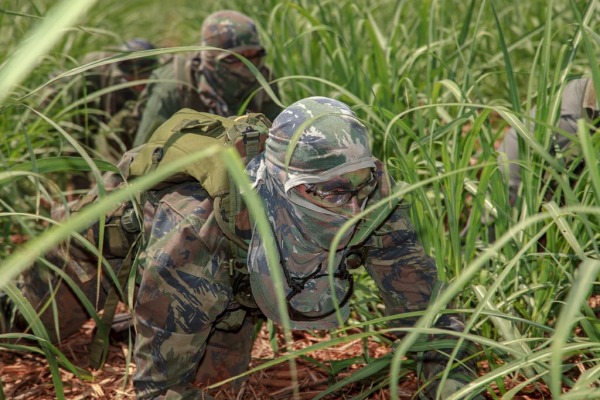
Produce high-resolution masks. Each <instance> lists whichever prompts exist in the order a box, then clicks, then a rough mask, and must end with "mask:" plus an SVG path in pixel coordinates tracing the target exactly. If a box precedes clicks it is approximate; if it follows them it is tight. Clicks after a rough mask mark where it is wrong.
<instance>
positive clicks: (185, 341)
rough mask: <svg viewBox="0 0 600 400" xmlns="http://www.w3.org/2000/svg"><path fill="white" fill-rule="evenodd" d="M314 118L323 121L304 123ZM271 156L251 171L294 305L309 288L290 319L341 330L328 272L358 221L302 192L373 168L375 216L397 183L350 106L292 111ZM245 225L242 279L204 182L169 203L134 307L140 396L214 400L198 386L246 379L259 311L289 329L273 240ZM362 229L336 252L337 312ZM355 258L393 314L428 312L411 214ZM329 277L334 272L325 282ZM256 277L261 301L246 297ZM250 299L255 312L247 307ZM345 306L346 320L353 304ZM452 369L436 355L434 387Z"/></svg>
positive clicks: (243, 221)
mask: <svg viewBox="0 0 600 400" xmlns="http://www.w3.org/2000/svg"><path fill="white" fill-rule="evenodd" d="M311 118H315V119H314V120H312V121H310V124H308V125H306V124H304V125H303V123H304V122H306V121H308V120H309V119H311ZM299 128H301V129H303V131H302V135H301V136H300V139H299V142H298V144H297V147H296V149H295V152H294V155H293V156H292V159H291V160H290V163H289V166H286V165H285V157H286V149H287V148H288V145H289V144H290V141H291V138H292V136H293V134H294V132H296V130H298V129H299ZM266 146H267V147H266V150H265V152H264V153H263V154H261V155H259V156H257V157H256V158H254V159H253V160H252V161H251V162H250V163H249V164H248V166H247V172H248V174H249V175H250V177H251V179H252V180H253V181H254V182H255V183H254V185H255V188H256V190H257V192H258V194H259V196H260V197H261V198H262V199H263V200H264V205H265V207H266V211H267V216H268V218H269V222H270V225H271V227H272V230H273V235H274V237H275V240H276V242H277V245H278V247H279V259H280V265H281V268H282V269H283V271H284V272H285V273H287V274H288V275H289V279H286V282H284V291H285V293H286V295H288V297H290V293H292V291H293V290H294V289H293V288H292V286H294V287H295V286H296V285H297V283H298V282H300V281H301V282H302V285H301V286H302V287H301V288H300V290H299V291H298V292H297V293H296V294H295V295H293V296H291V299H288V300H289V302H288V303H289V306H290V307H292V308H293V309H294V310H296V311H297V312H299V313H301V314H302V315H303V316H304V317H307V318H298V317H296V316H292V315H290V317H291V319H292V321H291V322H292V328H294V329H331V328H335V327H336V326H337V325H338V321H337V319H336V317H335V314H327V313H324V311H329V310H332V309H333V296H332V292H331V287H330V285H329V282H328V275H327V273H326V272H327V269H326V268H327V265H326V264H327V258H328V256H329V251H330V249H329V244H330V242H331V239H332V238H333V236H334V235H335V234H336V233H337V231H338V230H339V228H340V226H341V225H342V224H343V223H345V222H346V221H347V218H348V216H343V215H341V214H338V213H336V212H334V211H332V209H326V208H323V207H320V206H318V205H315V204H314V203H311V202H309V201H305V200H302V199H301V198H299V197H298V196H297V195H296V194H295V190H296V189H295V188H297V187H298V186H299V185H307V184H316V183H320V182H327V181H329V180H331V179H333V178H335V177H337V176H341V175H342V174H345V173H352V172H353V171H357V170H363V169H370V170H371V171H372V173H373V176H374V177H375V178H376V182H377V186H376V190H375V191H374V192H372V193H371V194H370V196H369V197H368V198H367V199H366V200H365V201H363V204H362V207H366V206H368V205H369V204H372V203H373V202H376V201H377V200H379V199H381V198H382V197H384V196H387V195H388V194H389V191H390V187H389V186H388V184H387V182H388V180H387V178H389V177H388V176H387V175H386V173H385V171H384V168H383V165H382V163H381V162H380V161H379V160H377V159H375V158H374V157H372V156H371V152H370V150H369V146H368V139H367V135H366V130H365V127H364V126H363V125H362V124H361V123H360V122H358V121H357V120H356V118H355V116H354V114H353V113H352V111H351V110H350V109H349V108H348V107H347V106H346V105H344V104H343V103H340V102H338V101H335V100H332V99H327V98H323V97H312V98H308V99H304V100H301V101H299V102H297V103H295V104H293V105H291V106H290V107H288V108H287V109H285V110H284V111H283V112H282V113H281V114H280V115H279V116H278V117H277V118H276V119H275V120H274V123H273V127H272V128H271V130H270V131H269V138H268V140H267V143H266ZM236 226H237V232H236V233H237V235H239V236H241V237H244V238H245V239H246V240H249V241H250V247H249V251H248V254H247V267H245V266H243V265H242V266H240V265H236V266H234V267H235V268H237V269H238V272H237V273H234V274H233V275H231V274H230V268H232V266H231V265H230V260H231V259H232V258H233V255H232V254H231V247H230V245H229V242H228V239H227V238H226V237H225V236H224V234H223V233H222V232H221V230H220V229H219V227H218V224H217V222H216V220H215V215H214V212H213V201H212V198H211V197H210V196H209V195H208V193H207V192H206V191H205V190H204V189H203V188H202V186H201V184H199V183H184V184H181V185H179V186H176V187H174V188H173V189H172V191H171V192H170V193H168V194H166V195H165V196H164V197H163V198H162V199H161V200H160V203H159V204H158V207H157V211H156V214H155V218H154V222H153V226H152V230H151V233H150V238H149V243H148V246H147V248H146V265H145V268H144V272H143V276H142V282H141V286H140V290H139V294H138V297H137V301H136V307H135V316H136V330H137V336H136V347H135V350H134V357H135V363H136V366H137V368H136V374H135V377H134V387H135V391H136V395H137V396H138V398H139V399H150V398H183V399H197V398H210V395H209V394H208V393H206V392H203V391H202V389H199V388H198V387H197V386H195V384H202V385H206V384H210V383H215V382H218V381H220V380H223V379H225V378H228V377H231V376H234V375H237V374H239V373H241V372H243V371H245V370H246V369H247V367H248V361H249V359H250V353H251V348H252V337H251V334H252V332H251V329H250V328H249V326H250V325H251V324H252V323H253V321H254V320H253V316H254V315H256V312H257V311H260V312H261V313H262V314H264V316H266V317H267V318H270V319H272V320H274V321H275V322H279V321H280V320H281V318H280V316H279V313H278V310H277V309H276V307H275V300H274V299H275V289H274V284H275V283H274V282H273V280H272V279H271V275H270V271H269V268H268V266H267V264H266V260H265V257H266V255H265V253H264V246H262V241H263V238H261V237H260V235H259V234H258V232H257V231H255V230H253V229H252V228H251V227H252V222H251V221H250V220H249V218H248V215H247V214H241V215H240V217H239V218H238V219H236ZM356 229H359V228H358V227H355V230H353V229H350V231H349V233H348V234H346V235H345V237H344V238H343V239H342V241H341V244H340V246H339V247H338V249H336V250H335V251H336V253H335V259H336V262H337V263H340V266H339V267H338V270H337V271H336V274H335V275H334V281H335V291H336V298H337V299H338V302H339V301H340V299H342V298H343V297H344V296H345V293H346V292H347V291H348V290H349V289H348V287H349V284H350V283H349V282H350V281H349V278H348V276H347V275H345V274H343V273H340V274H338V273H337V272H339V271H340V270H341V269H342V268H343V266H342V265H345V264H343V263H342V260H343V259H344V258H345V256H346V255H347V253H348V252H349V251H350V249H348V248H346V245H347V244H348V242H349V241H350V239H351V237H352V235H353V234H354V232H356ZM353 250H359V251H362V250H364V252H365V253H364V254H366V258H365V259H364V261H365V263H364V265H365V267H366V269H367V271H368V273H369V274H370V276H371V277H372V278H373V280H374V281H375V283H376V284H377V286H378V288H379V291H380V295H381V297H382V299H383V302H384V303H385V306H386V314H388V315H394V314H399V313H405V312H410V311H419V310H424V309H425V308H426V307H427V305H428V304H429V301H430V299H431V296H432V294H433V291H434V287H435V286H436V282H437V270H436V266H435V264H434V263H433V261H432V260H431V259H430V258H429V257H427V256H426V254H425V252H424V250H423V247H422V246H421V244H420V243H419V241H418V239H417V235H416V232H415V230H414V228H413V226H412V224H411V222H410V220H409V217H408V214H407V209H406V207H404V206H398V207H396V208H395V209H394V210H393V211H392V213H391V214H390V215H389V216H388V217H387V219H386V220H385V221H384V222H383V223H382V224H381V225H380V226H379V227H378V229H377V230H375V231H374V232H373V233H372V234H371V235H370V236H369V237H368V238H367V239H366V240H365V241H364V242H362V243H360V245H359V247H358V248H353ZM321 267H324V268H325V269H324V270H323V272H325V273H324V274H316V273H315V271H319V268H321ZM248 275H249V276H248ZM248 278H249V281H250V286H251V288H250V289H251V290H250V291H248V290H244V289H248V288H247V284H248ZM240 292H242V293H243V296H240ZM248 296H251V299H253V300H254V302H252V301H248V300H249V299H248ZM242 299H244V301H242ZM256 306H258V310H257V309H256ZM340 306H341V311H342V315H343V317H344V318H347V317H348V314H349V308H348V305H347V304H341V305H340ZM325 314H327V315H326V316H324V317H320V315H325ZM223 322H226V324H223ZM414 322H415V320H414V319H406V318H405V319H397V320H394V321H393V323H392V324H393V325H395V326H409V325H412V324H414ZM438 326H441V327H447V328H449V329H454V330H462V329H463V324H462V323H461V322H460V321H459V320H458V319H455V318H452V317H442V318H440V320H439V321H438ZM444 361H447V359H445V358H443V357H439V355H438V354H437V353H433V352H430V353H428V354H426V355H425V356H424V363H425V370H426V371H425V372H426V373H427V374H428V375H427V376H426V377H427V378H430V377H432V376H433V375H432V374H434V373H436V372H439V370H440V369H439V366H440V365H441V366H442V367H441V368H442V369H443V367H444V366H445V363H444ZM461 372H464V371H461ZM466 375H468V376H469V377H467V378H465V379H464V380H463V381H462V382H465V381H466V380H468V379H471V378H472V373H471V374H468V373H466V374H465V376H466ZM242 380H243V379H242ZM456 382H457V381H456V380H455V381H454V383H456ZM194 383H195V384H194ZM240 383H241V381H240V380H238V381H237V382H234V383H233V384H232V386H233V387H239V385H240Z"/></svg>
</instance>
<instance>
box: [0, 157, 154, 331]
mask: <svg viewBox="0 0 600 400" xmlns="http://www.w3.org/2000/svg"><path fill="white" fill-rule="evenodd" d="M135 154H136V151H135V150H132V151H129V152H127V153H125V154H124V155H123V157H122V159H121V161H120V162H119V164H118V165H117V167H118V168H119V169H120V171H121V173H122V175H120V174H116V173H112V172H111V173H106V174H104V176H103V185H104V190H105V192H106V193H110V192H111V191H113V190H116V189H118V188H119V186H120V185H122V184H123V183H124V181H123V179H122V176H125V177H127V172H128V169H129V164H130V163H131V161H132V160H133V157H134V156H135ZM97 195H98V187H94V188H93V189H92V190H90V192H89V193H88V194H87V195H86V196H85V197H84V198H82V199H80V200H78V201H73V202H71V203H69V204H67V205H62V206H55V207H54V208H53V209H52V218H53V219H54V220H57V221H60V220H64V219H66V218H68V216H69V214H70V213H73V212H76V210H78V209H80V208H82V207H84V206H85V205H86V204H89V203H91V202H93V201H94V200H95V199H96V198H97ZM144 214H145V215H144V222H145V224H146V227H145V232H149V229H150V226H151V222H152V219H153V216H154V207H153V206H152V205H151V204H149V203H147V204H146V205H145V208H144ZM108 219H109V218H108V215H107V220H108ZM92 232H95V233H97V231H94V229H91V230H90V231H89V232H84V233H83V234H84V236H85V237H87V238H88V239H90V240H91V241H92V243H95V244H97V241H96V242H95V241H94V238H93V236H97V235H96V234H95V233H92ZM107 232H108V228H107V230H106V231H105V234H106V233H107ZM88 233H89V234H88ZM109 241H110V237H105V246H106V245H107V242H109ZM104 256H105V258H106V259H107V262H108V263H109V265H110V267H111V268H112V269H113V271H115V272H117V271H119V270H120V269H121V267H122V265H123V260H124V259H123V258H121V257H116V256H114V255H111V254H108V253H107V252H105V253H104ZM48 264H53V265H54V266H55V267H56V268H58V269H60V270H62V271H63V272H64V273H65V274H66V275H67V276H68V277H69V278H71V279H72V280H73V282H74V283H75V284H76V285H77V286H78V287H79V289H81V291H82V292H83V294H84V296H85V297H86V298H87V300H88V301H89V302H90V303H91V304H92V307H93V308H94V309H95V310H96V311H100V310H102V308H103V307H104V304H105V301H106V296H107V293H108V291H109V289H110V288H111V286H112V285H113V283H112V281H111V280H110V279H109V278H108V277H107V276H106V275H105V273H104V272H102V273H101V274H100V275H99V274H98V267H97V266H98V259H97V257H96V256H95V255H93V254H92V253H90V252H88V251H87V250H85V248H84V247H82V246H81V245H78V244H77V243H76V242H75V241H71V242H70V243H69V242H65V243H62V244H61V245H59V246H57V247H56V248H54V249H52V250H50V251H49V252H48V253H47V254H45V256H44V260H43V261H38V262H37V263H36V264H35V265H34V266H32V267H31V268H29V269H27V270H26V271H24V272H23V274H22V275H21V276H20V278H19V280H18V281H17V286H18V287H19V289H20V290H21V293H22V294H23V296H24V297H25V298H26V299H27V300H28V301H29V302H30V303H31V305H32V306H33V308H34V309H35V310H37V311H39V312H40V320H41V322H42V324H43V325H44V327H45V328H46V330H47V331H48V334H49V336H50V339H51V340H52V341H53V342H59V341H60V340H61V339H64V338H66V337H68V336H70V335H71V334H73V333H75V332H77V331H78V330H79V329H80V328H81V326H82V325H83V323H84V322H86V321H87V320H88V319H89V318H90V315H89V313H88V312H87V310H86V309H85V307H84V306H83V303H82V301H81V300H80V299H79V298H78V296H77V294H76V292H75V291H74V290H73V289H72V288H71V286H70V285H69V284H68V283H67V281H65V280H63V279H62V278H61V277H60V276H59V275H58V274H57V273H56V272H55V271H53V270H52V269H51V268H50V267H49V266H48ZM99 277H100V280H98V278H99ZM52 303H53V304H54V305H52ZM11 308H12V307H11ZM55 309H56V310H57V312H55V311H54V310H55ZM14 311H15V312H16V310H14ZM55 321H57V324H56V326H55ZM8 329H9V331H19V332H22V331H25V330H27V329H28V326H27V323H26V321H25V319H24V318H22V316H21V315H19V314H18V313H17V314H16V317H15V320H14V326H11V327H8Z"/></svg>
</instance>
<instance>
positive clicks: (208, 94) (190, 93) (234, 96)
mask: <svg viewBox="0 0 600 400" xmlns="http://www.w3.org/2000/svg"><path fill="white" fill-rule="evenodd" d="M200 43H201V45H202V46H210V47H215V48H217V49H225V50H228V51H227V52H224V51H220V50H216V49H215V50H204V51H200V52H199V53H197V54H192V55H191V56H187V57H184V56H177V57H174V58H173V59H172V61H171V62H169V63H168V64H167V65H165V66H163V67H162V68H159V69H157V70H155V71H154V73H153V74H152V76H151V79H152V80H157V82H154V83H152V84H150V85H148V87H147V88H146V90H145V91H144V93H143V94H142V98H141V100H140V102H141V103H142V104H143V107H144V109H143V113H142V119H141V122H140V126H139V128H138V130H137V133H136V135H135V140H134V146H140V145H142V144H144V143H146V141H147V139H148V137H149V136H150V135H151V134H152V132H154V131H155V130H156V128H158V127H159V126H160V125H161V124H162V123H163V122H165V121H166V120H167V119H169V118H170V117H171V116H172V115H173V114H175V113H176V112H177V111H179V110H180V109H182V108H190V109H192V110H196V111H203V112H209V113H212V114H217V115H222V116H230V115H238V113H239V112H240V109H241V107H242V105H243V104H244V102H245V101H246V100H247V99H248V97H250V96H252V98H251V99H250V102H249V104H248V106H247V108H246V109H245V110H241V111H247V112H254V113H262V114H264V115H266V116H267V118H269V120H272V119H273V118H275V117H276V116H277V114H278V113H279V112H280V111H281V108H280V107H279V106H277V105H276V104H275V103H274V102H273V100H272V99H271V97H270V96H269V95H268V94H267V93H266V92H265V91H264V90H258V89H260V84H259V83H258V81H257V79H256V76H255V75H254V74H253V72H252V71H251V70H250V69H249V68H248V67H247V66H246V65H245V64H244V63H243V62H242V61H241V60H240V59H239V57H236V56H235V55H233V54H231V53H232V52H233V53H236V54H239V55H241V56H243V57H245V58H247V59H248V60H249V61H251V62H252V63H253V64H254V65H255V66H256V68H257V69H258V70H259V72H260V73H261V74H262V75H263V77H264V78H265V79H266V80H267V81H270V80H272V79H273V77H272V74H271V71H270V70H269V69H268V68H267V67H266V66H265V65H264V59H265V56H266V50H265V48H264V47H263V45H262V44H261V40H260V37H259V33H258V29H257V27H256V23H255V22H254V21H253V20H252V19H250V18H249V17H248V16H246V15H244V14H241V13H239V12H237V11H233V10H223V11H217V12H215V13H213V14H211V15H209V16H208V17H207V18H206V19H205V20H204V23H203V24H202V33H201V38H200ZM270 87H271V89H272V90H273V92H274V93H275V94H276V95H278V89H277V85H276V84H274V83H273V84H271V86H270ZM257 90H258V91H257ZM255 91H257V92H256V93H254V92H255Z"/></svg>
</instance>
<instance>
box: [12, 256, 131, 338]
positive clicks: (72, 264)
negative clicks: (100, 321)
mask: <svg viewBox="0 0 600 400" xmlns="http://www.w3.org/2000/svg"><path fill="white" fill-rule="evenodd" d="M45 260H46V262H47V263H48V264H53V265H54V266H55V267H56V268H58V269H59V270H61V271H62V272H63V273H64V275H66V278H64V277H62V276H61V274H59V273H57V272H56V271H55V270H53V269H52V268H51V267H49V266H48V265H47V263H42V262H37V263H36V264H34V265H33V266H32V267H31V268H29V269H28V270H27V271H25V272H24V273H23V274H22V275H21V277H20V279H19V281H18V282H17V286H18V288H19V289H20V291H21V293H22V294H23V296H24V297H25V299H27V301H29V303H30V304H31V306H32V307H33V309H34V310H35V311H36V312H37V313H38V316H39V319H40V322H41V323H42V325H43V326H44V328H46V331H47V333H48V335H49V337H50V339H51V341H52V342H54V343H58V342H59V341H60V340H61V339H64V338H66V337H68V336H70V335H72V334H73V333H75V332H77V331H79V329H81V327H82V325H83V324H84V323H85V322H86V321H87V320H88V319H90V317H91V313H90V311H92V310H93V311H95V312H97V311H98V310H102V309H103V308H104V304H105V302H106V298H107V293H108V291H109V289H110V285H111V283H110V282H109V281H108V279H107V278H105V277H103V274H100V275H99V274H98V272H97V271H98V269H97V265H96V261H95V260H90V259H87V260H81V259H79V260H75V259H74V258H73V257H72V254H69V253H67V251H66V249H65V248H64V247H62V246H60V247H57V248H55V249H53V250H51V251H50V252H48V253H47V254H46V256H45ZM122 261H123V260H122V259H113V260H110V261H109V263H110V264H111V267H112V268H113V270H119V268H120V267H121V265H122ZM73 286H75V288H74V287H73ZM86 304H87V306H88V308H87V309H86ZM13 308H14V307H13ZM90 308H91V309H90ZM13 313H14V324H13V326H12V328H9V330H12V331H18V332H27V331H28V330H29V323H28V321H26V319H25V318H24V317H23V315H22V314H21V313H20V312H19V310H16V309H15V310H13Z"/></svg>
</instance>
